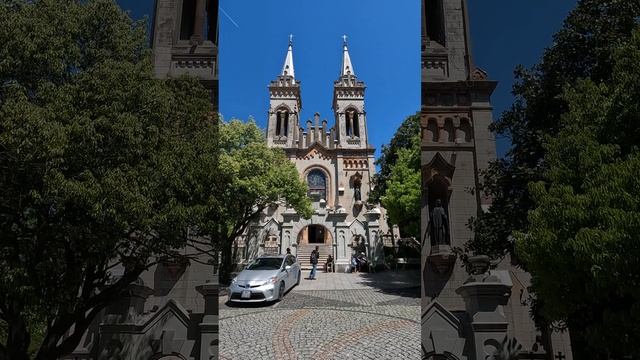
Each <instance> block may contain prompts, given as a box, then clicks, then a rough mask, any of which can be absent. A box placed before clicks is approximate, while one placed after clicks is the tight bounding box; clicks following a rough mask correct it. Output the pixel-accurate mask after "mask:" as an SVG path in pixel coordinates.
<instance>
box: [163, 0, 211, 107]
mask: <svg viewBox="0 0 640 360" xmlns="http://www.w3.org/2000/svg"><path fill="white" fill-rule="evenodd" d="M151 41H152V43H151V44H152V47H153V62H154V71H155V74H156V76H157V77H159V78H166V77H180V76H182V75H185V74H187V75H190V76H195V77H197V78H198V79H200V81H201V82H202V83H203V85H205V86H206V87H207V88H208V89H209V91H210V93H211V103H212V106H213V107H214V109H216V111H217V99H218V0H156V2H155V12H154V18H153V27H152V35H151Z"/></svg>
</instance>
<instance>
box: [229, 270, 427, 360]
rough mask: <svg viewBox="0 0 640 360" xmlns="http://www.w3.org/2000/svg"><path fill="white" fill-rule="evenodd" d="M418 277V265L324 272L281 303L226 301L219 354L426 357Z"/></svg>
mask: <svg viewBox="0 0 640 360" xmlns="http://www.w3.org/2000/svg"><path fill="white" fill-rule="evenodd" d="M419 284H420V274H419V273H417V272H384V273H377V274H337V273H335V274H322V273H320V274H319V278H318V280H315V281H310V280H303V282H302V283H301V284H300V285H299V286H298V287H295V288H293V289H292V290H291V291H290V292H289V293H288V294H287V295H286V296H285V297H284V299H283V300H282V301H281V302H279V303H275V304H268V305H260V306H256V305H254V306H249V307H239V306H228V305H225V304H224V303H221V304H220V359H222V360H236V359H238V360H239V359H251V360H258V359H260V360H261V359H277V360H280V359H283V360H286V359H299V360H302V359H420V287H419V286H420V285H419ZM224 300H226V299H224Z"/></svg>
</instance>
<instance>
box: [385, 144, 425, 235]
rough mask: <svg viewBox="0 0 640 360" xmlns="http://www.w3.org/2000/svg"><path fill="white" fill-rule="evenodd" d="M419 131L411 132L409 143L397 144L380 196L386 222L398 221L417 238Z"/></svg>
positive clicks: (418, 215) (418, 232)
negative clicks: (392, 162)
mask: <svg viewBox="0 0 640 360" xmlns="http://www.w3.org/2000/svg"><path fill="white" fill-rule="evenodd" d="M419 134H420V133H419V132H418V133H416V134H414V135H413V137H412V138H411V143H410V146H409V147H407V148H397V150H396V152H395V156H397V157H396V160H395V163H394V164H393V165H392V166H391V167H390V174H389V177H388V178H387V180H386V185H385V187H386V191H385V193H384V195H383V196H382V198H381V202H382V205H383V206H384V208H385V209H386V210H387V216H388V217H389V222H390V223H391V224H396V225H398V226H399V227H400V229H402V230H403V232H404V233H405V234H406V235H408V236H413V237H414V238H415V239H420V204H421V190H422V181H421V180H422V176H421V174H420V153H421V152H420V135H419Z"/></svg>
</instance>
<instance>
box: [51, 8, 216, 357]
mask: <svg viewBox="0 0 640 360" xmlns="http://www.w3.org/2000/svg"><path fill="white" fill-rule="evenodd" d="M152 31H153V33H152V36H151V46H152V48H153V58H152V60H153V63H154V71H155V76H156V77H158V78H160V79H162V78H173V77H180V76H182V75H189V76H194V77H196V78H198V79H199V80H200V82H201V83H202V84H203V85H204V86H205V87H206V88H207V89H208V90H209V93H210V99H211V111H212V114H216V113H217V111H218V65H217V63H218V61H217V59H218V1H217V0H156V1H155V9H154V18H153V27H152ZM208 257H209V255H206V254H203V255H202V259H199V260H202V261H188V262H172V261H160V263H159V264H158V265H155V266H153V267H152V268H150V269H149V270H147V271H145V272H144V273H142V274H141V276H140V277H139V278H138V280H137V281H136V282H135V283H133V284H131V285H130V287H129V289H128V291H127V292H126V293H124V294H123V295H122V297H121V298H120V299H119V301H118V302H116V303H115V304H113V305H111V306H109V307H107V308H106V309H104V310H103V311H102V312H101V313H100V314H99V315H98V316H97V317H96V318H95V320H94V321H93V323H92V324H91V325H90V327H89V330H88V331H87V333H86V334H85V335H84V337H83V339H82V340H81V342H80V345H79V346H78V348H77V349H76V350H75V351H74V352H73V353H72V354H70V355H68V356H66V357H63V359H74V360H79V359H92V360H93V359H151V360H157V359H162V360H187V359H198V360H200V359H207V360H210V359H217V358H218V283H217V274H216V270H215V268H214V266H212V265H211V264H208V263H207V261H206V260H208ZM118 271H119V269H114V276H117V275H118Z"/></svg>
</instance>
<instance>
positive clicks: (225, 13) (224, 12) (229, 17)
mask: <svg viewBox="0 0 640 360" xmlns="http://www.w3.org/2000/svg"><path fill="white" fill-rule="evenodd" d="M218 8H219V9H220V11H222V13H223V14H224V16H226V17H227V19H229V21H231V23H232V24H233V25H235V27H236V28H238V29H240V26H238V24H236V22H235V21H233V19H232V18H231V16H229V14H227V12H226V11H224V9H223V8H222V6H219V7H218Z"/></svg>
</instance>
